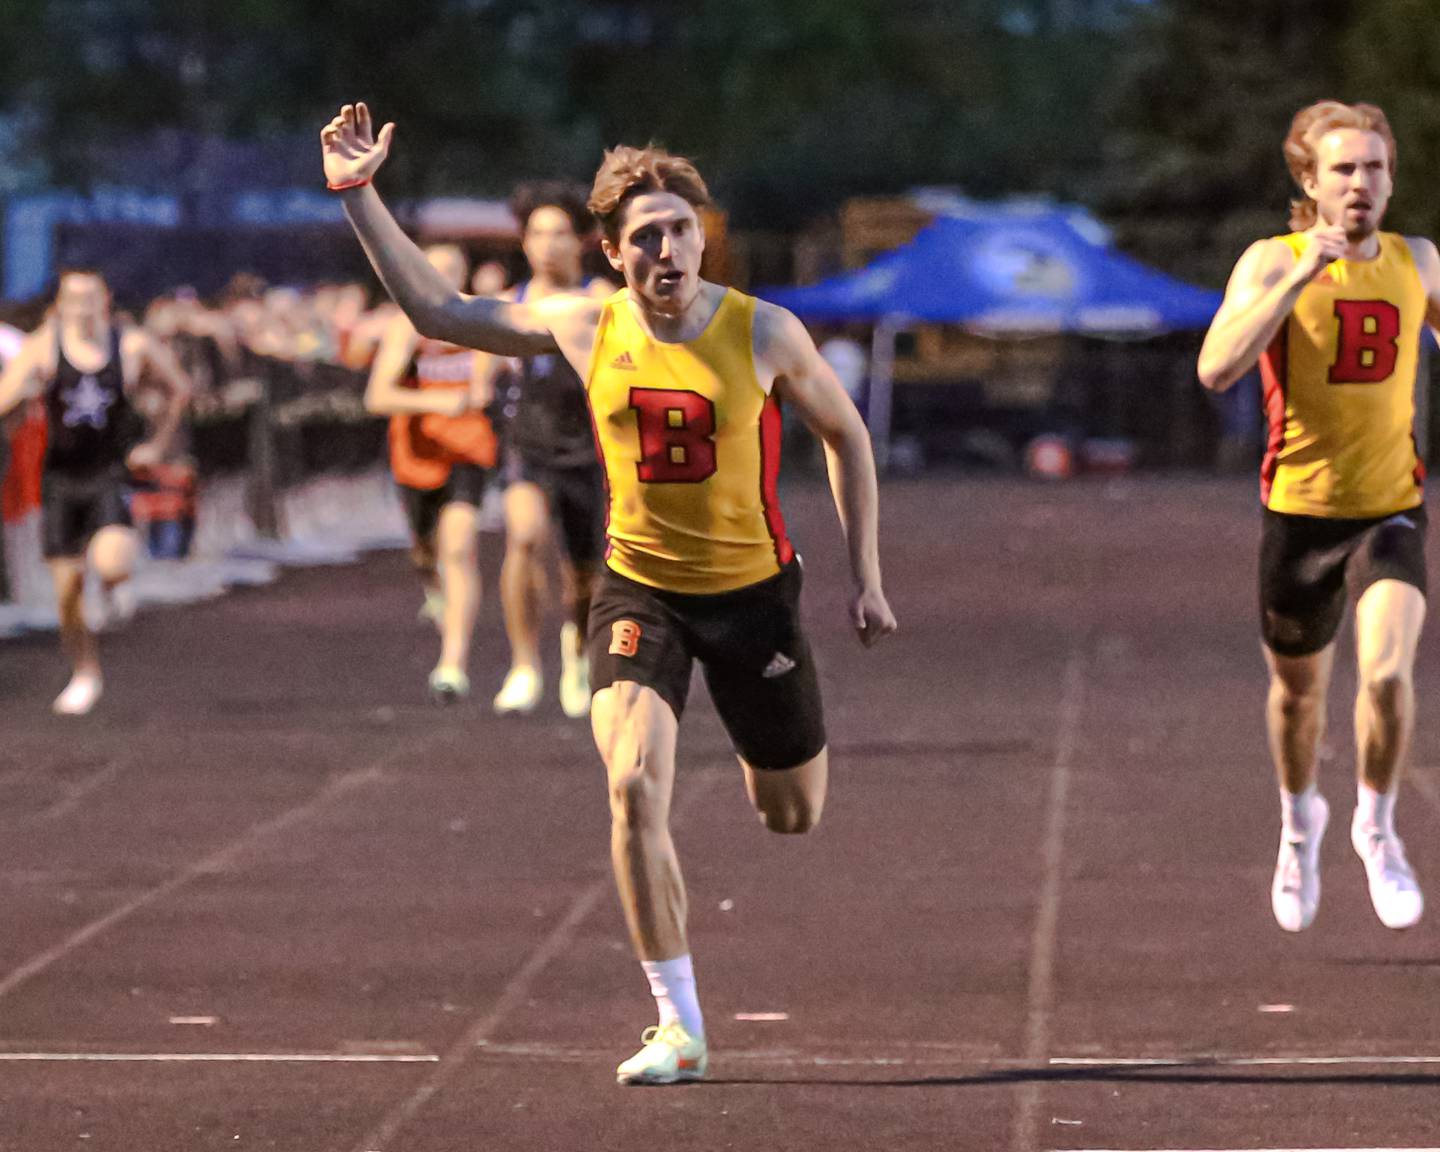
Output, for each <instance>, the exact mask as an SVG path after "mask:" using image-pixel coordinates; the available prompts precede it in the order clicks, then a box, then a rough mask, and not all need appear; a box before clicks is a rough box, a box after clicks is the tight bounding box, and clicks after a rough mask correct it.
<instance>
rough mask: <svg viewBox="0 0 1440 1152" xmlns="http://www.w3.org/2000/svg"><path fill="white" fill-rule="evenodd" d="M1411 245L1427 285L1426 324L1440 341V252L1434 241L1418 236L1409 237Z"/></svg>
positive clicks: (1422, 281)
mask: <svg viewBox="0 0 1440 1152" xmlns="http://www.w3.org/2000/svg"><path fill="white" fill-rule="evenodd" d="M1409 244H1410V251H1411V252H1412V253H1414V255H1415V267H1416V269H1417V270H1418V271H1419V273H1420V282H1421V283H1422V284H1423V285H1425V323H1426V324H1428V325H1430V332H1431V335H1433V336H1434V337H1435V339H1436V340H1440V252H1437V251H1436V249H1435V242H1434V241H1433V240H1424V239H1421V238H1420V237H1418V236H1411V237H1409Z"/></svg>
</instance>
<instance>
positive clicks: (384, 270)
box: [320, 104, 558, 356]
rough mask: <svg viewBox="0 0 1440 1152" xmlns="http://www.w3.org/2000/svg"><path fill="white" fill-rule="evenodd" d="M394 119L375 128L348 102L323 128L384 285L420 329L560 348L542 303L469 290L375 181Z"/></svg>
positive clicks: (353, 219) (495, 344) (329, 166)
mask: <svg viewBox="0 0 1440 1152" xmlns="http://www.w3.org/2000/svg"><path fill="white" fill-rule="evenodd" d="M394 132H395V126H394V125H393V124H386V125H385V127H384V128H382V129H381V130H380V134H379V136H378V137H376V136H374V135H373V134H372V130H371V121H370V110H369V109H368V108H366V106H365V105H364V104H354V105H351V104H346V105H345V106H344V107H343V108H342V109H341V110H340V115H338V116H336V117H335V119H333V120H332V121H330V123H329V124H327V125H326V126H325V128H324V129H323V130H322V131H321V133H320V141H321V152H322V158H323V161H324V167H325V178H326V181H327V183H328V184H329V185H330V186H331V187H332V188H337V189H340V197H341V199H342V201H343V202H344V205H345V214H346V216H347V217H349V220H350V224H351V226H352V227H353V228H354V229H355V235H356V236H358V237H359V239H360V244H361V246H362V247H363V248H364V249H365V254H366V256H368V257H369V258H370V263H371V265H372V266H373V267H374V269H375V272H376V274H377V275H378V276H379V277H380V280H381V282H382V283H383V284H384V285H385V289H386V291H388V292H389V293H390V295H391V296H392V297H393V298H394V300H395V303H397V304H398V305H400V308H401V310H402V311H404V313H405V315H407V316H408V317H410V320H411V322H412V323H413V324H414V325H415V328H416V329H417V330H418V331H419V332H420V333H421V335H424V336H429V337H431V338H432V339H436V340H448V341H450V342H451V343H453V344H461V345H464V346H465V347H467V348H477V349H479V350H481V351H483V352H495V353H498V354H500V355H502V356H537V355H541V354H543V353H546V352H554V351H557V348H558V346H557V345H556V343H555V339H554V337H553V336H551V334H550V329H549V327H548V326H547V325H546V323H545V322H544V317H543V316H542V315H540V312H541V310H539V309H535V308H531V307H529V306H527V305H525V304H516V303H512V302H509V301H505V300H498V299H494V298H491V297H488V296H466V295H464V294H463V293H460V292H457V291H456V290H455V289H454V288H452V287H451V286H450V285H449V284H448V283H447V282H446V281H445V278H444V277H443V276H441V275H440V273H439V272H437V271H436V270H435V269H434V268H432V267H431V266H430V262H429V261H428V260H427V259H425V253H424V252H422V251H421V250H420V248H419V246H418V245H417V244H416V243H415V242H414V241H413V240H411V239H410V237H408V236H406V235H405V233H404V232H403V231H402V230H401V228H400V225H399V224H398V223H396V221H395V217H394V216H392V215H391V214H390V211H389V209H388V208H386V207H385V205H384V203H383V202H382V201H381V199H380V194H379V193H378V192H376V191H375V188H374V185H373V184H371V183H370V181H371V179H372V178H373V177H374V175H375V173H376V172H377V171H379V169H380V166H381V164H383V163H384V162H385V157H386V155H388V153H389V151H390V141H391V139H392V138H393V136H394Z"/></svg>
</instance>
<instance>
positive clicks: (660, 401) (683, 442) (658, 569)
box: [586, 288, 795, 594]
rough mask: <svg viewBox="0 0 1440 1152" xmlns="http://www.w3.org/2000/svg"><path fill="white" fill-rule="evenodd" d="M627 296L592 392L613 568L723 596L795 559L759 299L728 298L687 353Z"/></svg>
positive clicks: (606, 338) (730, 294)
mask: <svg viewBox="0 0 1440 1152" xmlns="http://www.w3.org/2000/svg"><path fill="white" fill-rule="evenodd" d="M628 296H629V294H628V291H627V290H625V289H622V290H621V291H619V292H617V293H616V294H615V295H614V296H611V297H610V299H609V300H607V301H606V302H605V305H604V308H603V310H602V311H601V314H600V324H599V328H598V330H597V331H596V334H595V350H594V353H593V356H592V359H591V362H590V377H589V379H588V380H587V381H586V391H587V392H588V394H589V397H590V411H591V414H592V416H593V418H594V421H595V438H596V442H597V445H598V447H599V449H600V456H601V459H602V461H603V463H604V466H605V481H606V488H607V489H608V491H607V497H608V516H607V522H606V536H607V539H608V546H607V549H606V562H607V563H608V564H609V566H610V568H611V569H613V570H614V571H616V572H618V573H619V574H620V575H622V576H627V577H629V578H630V579H631V580H636V581H639V582H640V583H642V584H647V585H650V586H651V587H654V588H661V589H664V590H666V591H669V592H687V593H704V594H713V593H717V592H728V591H731V590H732V589H735V588H743V587H745V586H746V585H748V584H754V583H757V582H758V581H761V580H764V579H767V578H768V577H771V576H774V575H776V574H778V573H779V571H780V567H781V565H783V564H787V563H789V561H790V560H791V559H792V558H793V557H794V555H795V552H794V549H793V547H792V546H791V544H790V541H789V538H788V537H787V536H786V534H785V522H784V520H783V518H782V517H781V515H780V505H779V501H778V499H777V497H776V483H777V480H778V477H779V471H780V430H781V424H780V408H779V404H778V403H777V401H776V400H775V399H774V398H773V397H771V396H770V395H768V394H767V393H766V391H765V389H764V388H762V387H761V386H760V382H759V378H758V377H757V375H756V372H755V357H754V341H753V335H752V329H753V325H754V318H755V300H754V298H753V297H750V296H746V295H744V294H742V293H740V292H736V291H735V290H734V289H733V288H732V289H727V290H726V292H725V296H724V298H723V299H722V300H721V303H720V307H719V308H718V309H717V310H716V312H715V315H714V316H713V317H711V319H710V323H709V324H708V325H707V326H706V328H705V330H704V331H703V332H702V333H701V334H700V335H699V336H698V337H696V338H695V339H694V340H691V341H688V342H687V343H684V344H669V343H665V342H663V341H660V340H655V339H654V338H652V337H651V336H650V335H649V334H648V333H647V332H646V331H645V330H644V328H642V327H641V326H640V323H639V321H638V320H636V318H635V315H634V313H633V312H632V311H631V308H630V304H629V301H628Z"/></svg>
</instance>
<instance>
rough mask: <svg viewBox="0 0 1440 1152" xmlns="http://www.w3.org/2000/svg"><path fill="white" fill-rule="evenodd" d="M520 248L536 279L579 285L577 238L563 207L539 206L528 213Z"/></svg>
mask: <svg viewBox="0 0 1440 1152" xmlns="http://www.w3.org/2000/svg"><path fill="white" fill-rule="evenodd" d="M521 245H522V247H523V248H524V249H525V259H526V260H528V261H529V262H530V270H531V271H532V272H533V273H534V274H535V275H536V276H543V277H544V278H545V279H547V280H550V281H553V282H554V283H556V284H562V285H575V284H578V283H579V282H580V237H579V236H577V235H576V234H575V225H574V224H572V223H571V221H570V214H569V213H568V212H566V211H565V210H564V209H563V208H557V207H555V206H554V205H551V204H543V205H541V206H540V207H539V208H537V209H535V211H534V212H532V213H530V219H529V220H527V221H526V222H525V238H524V239H523V240H522V241H521Z"/></svg>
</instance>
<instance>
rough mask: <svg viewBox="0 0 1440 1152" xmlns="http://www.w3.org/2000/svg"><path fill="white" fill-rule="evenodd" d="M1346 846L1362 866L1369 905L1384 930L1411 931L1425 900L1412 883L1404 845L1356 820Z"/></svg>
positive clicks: (1413, 878)
mask: <svg viewBox="0 0 1440 1152" xmlns="http://www.w3.org/2000/svg"><path fill="white" fill-rule="evenodd" d="M1350 844H1351V846H1352V847H1354V849H1355V854H1356V855H1357V856H1359V857H1360V860H1361V862H1362V863H1363V864H1364V865H1365V878H1366V879H1367V880H1368V881H1369V882H1370V903H1371V904H1373V905H1374V906H1375V915H1376V916H1378V917H1380V923H1382V924H1384V925H1385V927H1386V928H1394V929H1397V930H1398V929H1402V928H1413V927H1414V926H1415V925H1416V924H1417V923H1419V921H1420V916H1421V913H1423V912H1424V911H1425V896H1424V894H1423V893H1422V892H1421V891H1420V885H1419V884H1418V883H1417V882H1416V880H1415V873H1414V871H1413V870H1412V869H1411V867H1410V861H1409V860H1407V859H1405V844H1404V842H1403V841H1401V839H1400V837H1399V836H1397V835H1396V834H1395V833H1394V832H1385V831H1383V830H1382V829H1380V828H1375V827H1370V826H1366V825H1364V824H1362V823H1360V821H1359V820H1358V819H1357V820H1355V821H1354V822H1352V823H1351V825H1350Z"/></svg>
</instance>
